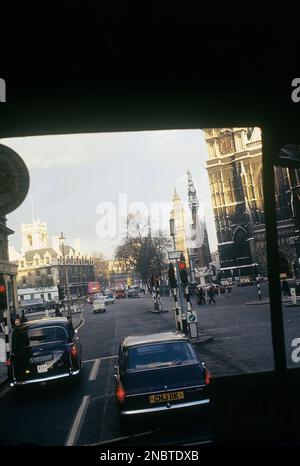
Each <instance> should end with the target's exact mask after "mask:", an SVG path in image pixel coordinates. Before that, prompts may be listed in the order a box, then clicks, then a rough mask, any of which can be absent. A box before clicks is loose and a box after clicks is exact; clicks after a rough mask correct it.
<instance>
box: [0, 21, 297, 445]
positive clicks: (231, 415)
mask: <svg viewBox="0 0 300 466" xmlns="http://www.w3.org/2000/svg"><path fill="white" fill-rule="evenodd" d="M85 19H86V18H85V16H83V22H84V21H85ZM61 21H62V20H61ZM94 21H95V25H94V26H95V27H96V24H97V27H98V29H97V30H96V29H94V28H93V27H92V28H91V32H90V36H89V37H90V40H91V41H96V43H97V44H100V46H99V48H98V53H96V54H95V47H93V48H92V47H91V48H90V49H88V51H87V50H85V48H84V47H83V46H82V45H81V44H80V40H79V38H77V39H75V40H74V42H73V43H72V44H70V41H69V47H67V48H64V47H63V48H62V49H61V50H60V52H59V53H57V55H55V53H56V52H55V53H53V54H52V55H51V48H50V47H49V48H47V50H45V57H44V58H42V60H41V61H40V62H39V65H37V62H36V59H37V55H36V54H35V53H33V52H31V51H29V52H27V55H26V54H25V55H24V54H21V52H20V51H19V52H18V51H15V52H16V54H15V55H14V57H12V55H11V56H10V59H9V60H8V62H7V63H11V62H12V61H17V62H18V70H19V72H17V70H16V71H14V72H13V71H12V70H10V71H8V72H7V73H5V70H4V72H3V73H2V74H3V78H5V79H6V81H7V102H6V103H5V104H3V105H2V104H0V138H8V137H17V136H33V135H45V134H60V133H61V134H63V133H65V134H67V133H69V134H70V133H83V132H85V133H88V132H104V131H110V132H114V131H131V130H135V131H138V130H155V129H184V128H186V129H190V128H210V127H227V126H228V127H232V126H241V125H244V126H249V127H254V126H259V127H260V128H261V129H262V134H263V157H264V168H263V178H264V199H265V218H266V235H267V257H268V279H269V286H270V307H271V333H272V343H273V352H274V370H273V371H270V372H260V373H254V374H244V375H235V376H229V377H220V378H216V379H214V380H213V398H214V411H213V438H214V444H215V445H218V446H230V445H235V446H236V445H299V442H300V436H299V426H298V419H299V416H300V367H298V368H297V367H296V368H290V369H288V368H287V359H286V353H285V337H284V326H283V314H282V302H281V291H280V277H279V269H280V258H279V255H278V247H277V240H278V232H277V226H276V205H275V197H274V166H284V167H290V168H299V167H300V158H299V159H298V160H290V159H281V158H280V157H279V154H280V151H281V149H282V148H283V147H284V146H286V145H289V144H295V145H296V144H299V121H300V120H299V117H300V103H299V104H297V103H294V102H293V101H292V100H291V92H292V87H291V82H292V80H293V78H295V77H297V73H296V72H295V71H294V61H293V60H292V57H293V51H294V52H295V47H296V45H295V43H294V45H293V46H292V44H293V37H294V36H293V34H292V35H291V37H290V44H289V45H291V46H292V48H290V47H289V46H285V45H283V43H282V42H281V40H280V38H279V37H277V35H276V34H274V35H272V32H271V35H269V36H268V38H267V39H266V38H265V40H264V41H263V38H264V33H265V31H264V27H263V26H262V25H258V26H257V27H256V38H253V37H251V38H250V37H249V35H247V34H246V33H245V31H244V29H243V28H242V27H241V26H239V27H237V28H236V29H234V30H231V31H227V33H226V29H225V27H224V24H223V23H222V22H217V26H218V28H219V29H221V32H222V33H223V34H225V35H224V36H223V38H222V40H221V39H218V40H217V39H216V37H212V36H213V34H212V35H211V36H210V37H207V35H205V34H204V33H203V31H202V34H201V35H200V36H199V37H198V35H197V33H198V31H199V30H201V27H200V25H199V24H198V23H197V21H194V22H193V21H192V24H191V26H190V27H189V25H188V24H187V23H188V22H186V23H185V24H184V32H185V34H183V29H181V30H180V26H182V25H183V24H182V23H181V22H180V21H178V22H171V31H170V29H169V30H168V31H169V32H168V33H167V32H166V31H165V29H164V25H165V23H164V21H161V22H159V21H158V22H157V23H156V25H155V28H156V29H155V31H156V34H155V38H153V39H152V38H150V36H149V35H148V32H150V28H149V29H143V28H142V25H139V26H137V30H136V31H135V32H133V31H132V30H130V31H129V30H128V29H129V28H128V27H127V26H126V22H123V21H122V19H121V15H120V16H119V17H118V19H117V20H116V21H115V22H112V24H113V27H111V28H109V27H106V28H105V26H104V22H101V21H100V20H99V23H97V21H96V20H94ZM58 23H59V28H60V29H63V25H62V23H61V22H60V21H58ZM39 27H40V26H39ZM248 28H249V25H247V29H248ZM248 30H249V29H248ZM96 31H98V34H96ZM240 33H242V36H241V40H240V39H239V40H237V37H238V36H239V34H240ZM138 37H140V38H141V41H140V40H138ZM200 37H201V39H202V41H201V40H200V41H199V38H200ZM142 39H143V40H142ZM199 42H200V43H199ZM54 43H55V45H58V39H56V40H54ZM29 50H30V49H29ZM92 50H93V52H92ZM48 53H50V55H48ZM46 57H47V58H46ZM18 59H20V61H18ZM249 60H250V61H251V66H250V65H249ZM248 65H249V66H248ZM8 69H9V68H8ZM298 74H299V73H298ZM20 155H22V154H20ZM84 177H85V179H86V181H87V182H88V170H87V173H86V174H85V176H84ZM299 337H300V335H299ZM245 344H246V342H245Z"/></svg>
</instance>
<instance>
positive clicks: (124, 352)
mask: <svg viewBox="0 0 300 466" xmlns="http://www.w3.org/2000/svg"><path fill="white" fill-rule="evenodd" d="M210 381H211V374H210V372H209V370H208V369H207V368H206V367H205V364H204V362H203V361H201V360H200V358H199V356H198V354H197V352H196V350H195V348H194V346H193V344H192V342H191V340H190V339H189V338H188V337H187V336H186V335H185V334H183V333H181V332H177V331H170V332H162V333H155V334H150V335H137V336H129V337H127V338H125V339H124V340H123V341H122V342H121V344H120V348H119V358H118V365H117V366H115V382H116V387H115V398H116V403H117V406H118V408H119V415H120V420H121V425H122V427H123V428H124V429H125V430H127V429H128V428H129V427H130V425H131V421H132V420H137V419H139V420H142V419H146V418H148V419H149V418H150V417H153V416H156V415H159V416H161V415H162V416H163V417H165V416H169V414H170V413H171V412H173V413H175V412H176V413H179V412H188V413H189V412H191V411H193V412H195V411H196V410H198V409H199V410H200V411H202V412H203V410H206V412H209V408H210V404H211V400H210Z"/></svg>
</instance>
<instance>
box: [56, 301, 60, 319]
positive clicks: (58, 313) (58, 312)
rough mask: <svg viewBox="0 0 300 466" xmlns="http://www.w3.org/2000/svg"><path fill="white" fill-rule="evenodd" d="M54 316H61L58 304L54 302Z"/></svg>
mask: <svg viewBox="0 0 300 466" xmlns="http://www.w3.org/2000/svg"><path fill="white" fill-rule="evenodd" d="M55 316H56V317H61V312H60V308H59V304H55Z"/></svg>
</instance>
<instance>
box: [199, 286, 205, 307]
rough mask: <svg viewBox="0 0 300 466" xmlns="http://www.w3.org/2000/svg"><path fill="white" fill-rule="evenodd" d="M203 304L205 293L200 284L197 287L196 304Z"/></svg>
mask: <svg viewBox="0 0 300 466" xmlns="http://www.w3.org/2000/svg"><path fill="white" fill-rule="evenodd" d="M202 303H203V304H205V295H204V291H203V288H202V286H200V288H199V289H198V304H199V305H200V306H201V304H202Z"/></svg>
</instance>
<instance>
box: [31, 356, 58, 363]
mask: <svg viewBox="0 0 300 466" xmlns="http://www.w3.org/2000/svg"><path fill="white" fill-rule="evenodd" d="M51 359H53V355H52V354H46V355H44V356H35V357H33V358H30V359H29V362H30V363H35V362H44V361H51Z"/></svg>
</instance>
